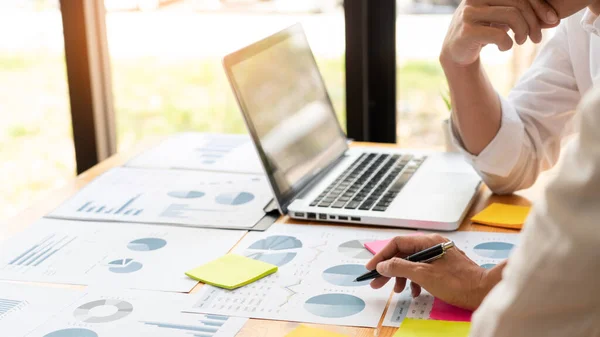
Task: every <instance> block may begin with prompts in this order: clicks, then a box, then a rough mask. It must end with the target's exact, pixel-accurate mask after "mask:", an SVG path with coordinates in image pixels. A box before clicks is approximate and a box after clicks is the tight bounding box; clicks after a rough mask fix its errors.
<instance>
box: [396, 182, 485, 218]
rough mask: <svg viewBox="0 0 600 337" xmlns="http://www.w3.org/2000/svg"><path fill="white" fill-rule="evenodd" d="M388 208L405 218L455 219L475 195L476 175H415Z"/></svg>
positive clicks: (459, 216)
mask: <svg viewBox="0 0 600 337" xmlns="http://www.w3.org/2000/svg"><path fill="white" fill-rule="evenodd" d="M414 178H415V179H414V181H411V182H410V183H409V184H408V185H407V186H406V189H404V190H403V191H402V192H401V193H400V195H399V196H398V197H397V198H396V200H394V202H393V203H392V205H391V206H390V208H389V209H388V210H389V211H390V212H392V214H393V215H397V216H399V217H401V218H404V219H412V220H422V221H439V222H456V221H458V220H459V219H460V218H461V216H462V214H463V213H464V211H465V209H466V207H467V206H468V205H469V202H470V201H471V199H472V198H473V195H474V194H475V191H476V188H477V186H478V184H479V181H480V179H479V177H477V176H475V175H472V174H463V173H437V174H427V175H420V176H415V177H414Z"/></svg>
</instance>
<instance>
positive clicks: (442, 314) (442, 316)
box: [429, 298, 473, 322]
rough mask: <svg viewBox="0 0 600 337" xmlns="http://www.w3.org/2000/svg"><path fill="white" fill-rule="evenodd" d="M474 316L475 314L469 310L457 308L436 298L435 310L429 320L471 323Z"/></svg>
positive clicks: (432, 310) (433, 309)
mask: <svg viewBox="0 0 600 337" xmlns="http://www.w3.org/2000/svg"><path fill="white" fill-rule="evenodd" d="M472 314H473V312H471V311H469V310H465V309H461V308H458V307H455V306H453V305H450V304H448V303H446V302H444V301H442V300H439V299H437V298H436V299H435V300H434V301H433V308H432V309H431V314H430V315H429V318H431V319H435V320H438V321H452V322H470V321H471V315H472Z"/></svg>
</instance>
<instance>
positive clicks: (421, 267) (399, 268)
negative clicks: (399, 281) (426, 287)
mask: <svg viewBox="0 0 600 337" xmlns="http://www.w3.org/2000/svg"><path fill="white" fill-rule="evenodd" d="M429 268H430V266H429V265H427V264H425V263H414V262H409V261H406V260H404V259H402V258H398V257H394V258H391V259H389V260H387V261H383V262H381V263H379V264H378V265H377V271H378V272H379V274H381V276H384V277H398V278H407V279H410V280H411V281H415V282H418V283H423V282H422V281H424V280H426V279H427V277H428V275H429V273H428V270H429Z"/></svg>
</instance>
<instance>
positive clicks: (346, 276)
mask: <svg viewBox="0 0 600 337" xmlns="http://www.w3.org/2000/svg"><path fill="white" fill-rule="evenodd" d="M367 272H368V270H367V269H366V268H365V266H363V265H360V264H343V265H339V266H335V267H331V268H329V269H327V270H325V271H324V272H323V279H325V281H327V282H329V283H331V284H334V285H336V286H340V287H360V286H364V285H367V284H369V283H371V280H367V281H363V282H354V280H356V278H357V277H359V276H360V275H362V274H365V273H367Z"/></svg>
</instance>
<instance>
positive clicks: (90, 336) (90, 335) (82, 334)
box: [44, 328, 98, 337]
mask: <svg viewBox="0 0 600 337" xmlns="http://www.w3.org/2000/svg"><path fill="white" fill-rule="evenodd" d="M44 337H98V334H97V333H95V332H93V331H92V330H88V329H78V328H73V329H63V330H58V331H54V332H51V333H49V334H47V335H45V336H44Z"/></svg>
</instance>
